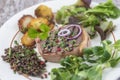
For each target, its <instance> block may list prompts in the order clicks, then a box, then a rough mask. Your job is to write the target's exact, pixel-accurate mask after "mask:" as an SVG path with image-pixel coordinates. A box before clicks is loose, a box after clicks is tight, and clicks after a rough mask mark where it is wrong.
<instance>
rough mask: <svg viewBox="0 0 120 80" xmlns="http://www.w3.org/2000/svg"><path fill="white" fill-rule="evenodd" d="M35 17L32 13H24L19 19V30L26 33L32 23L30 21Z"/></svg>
mask: <svg viewBox="0 0 120 80" xmlns="http://www.w3.org/2000/svg"><path fill="white" fill-rule="evenodd" d="M32 19H34V17H32V16H31V15H23V16H22V17H21V18H20V19H19V21H18V25H19V30H20V31H21V32H22V33H25V32H26V31H27V26H28V24H29V23H30V21H31V20H32Z"/></svg>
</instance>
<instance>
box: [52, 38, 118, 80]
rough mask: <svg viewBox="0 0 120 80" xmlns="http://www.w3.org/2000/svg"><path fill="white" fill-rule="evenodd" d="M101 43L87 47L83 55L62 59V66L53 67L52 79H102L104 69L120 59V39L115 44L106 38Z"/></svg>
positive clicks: (112, 65) (113, 65) (114, 64)
mask: <svg viewBox="0 0 120 80" xmlns="http://www.w3.org/2000/svg"><path fill="white" fill-rule="evenodd" d="M101 44H102V45H101V46H95V47H91V48H85V49H84V50H83V54H84V55H83V56H82V57H76V56H73V55H70V56H67V57H66V58H65V59H62V60H61V62H60V64H61V66H62V67H60V68H54V69H52V71H51V80H102V72H103V70H104V69H105V68H109V67H115V66H116V65H117V64H118V63H119V61H120V56H119V52H120V40H118V41H116V42H115V43H114V44H112V42H111V41H109V40H104V41H102V43H101Z"/></svg>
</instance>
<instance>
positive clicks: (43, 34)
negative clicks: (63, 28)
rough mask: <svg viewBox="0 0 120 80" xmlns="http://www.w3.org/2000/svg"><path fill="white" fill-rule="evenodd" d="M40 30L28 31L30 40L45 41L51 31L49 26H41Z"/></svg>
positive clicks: (32, 29)
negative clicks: (38, 39)
mask: <svg viewBox="0 0 120 80" xmlns="http://www.w3.org/2000/svg"><path fill="white" fill-rule="evenodd" d="M39 29H40V31H39V30H36V29H34V28H30V29H29V30H28V35H29V37H30V38H40V39H41V40H45V39H47V37H48V33H49V31H50V28H49V26H47V25H46V24H41V25H40V27H39Z"/></svg>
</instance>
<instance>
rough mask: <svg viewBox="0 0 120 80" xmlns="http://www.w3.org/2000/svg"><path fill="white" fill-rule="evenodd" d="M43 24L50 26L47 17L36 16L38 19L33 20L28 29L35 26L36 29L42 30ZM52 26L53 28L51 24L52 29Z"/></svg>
mask: <svg viewBox="0 0 120 80" xmlns="http://www.w3.org/2000/svg"><path fill="white" fill-rule="evenodd" d="M41 24H46V25H48V26H49V24H50V22H49V21H48V20H47V19H46V18H42V17H40V18H36V19H33V20H31V22H30V23H29V25H28V29H29V28H34V29H36V30H40V29H39V27H40V25H41ZM52 28H53V26H52V25H51V26H50V29H52Z"/></svg>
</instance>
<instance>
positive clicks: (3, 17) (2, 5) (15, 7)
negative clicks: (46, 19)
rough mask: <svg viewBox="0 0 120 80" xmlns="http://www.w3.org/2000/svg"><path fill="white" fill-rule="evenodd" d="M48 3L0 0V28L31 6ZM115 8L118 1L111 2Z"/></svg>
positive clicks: (39, 0)
mask: <svg viewBox="0 0 120 80" xmlns="http://www.w3.org/2000/svg"><path fill="white" fill-rule="evenodd" d="M45 1H50V0H0V26H2V24H3V23H5V21H7V20H8V19H9V18H10V17H12V16H13V15H14V14H16V13H18V12H19V11H21V10H23V9H25V8H27V7H30V6H32V5H35V4H38V3H41V2H45ZM92 1H94V2H98V3H99V2H104V1H106V0H92ZM113 1H114V3H115V4H116V5H117V6H120V1H119V0H113Z"/></svg>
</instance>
